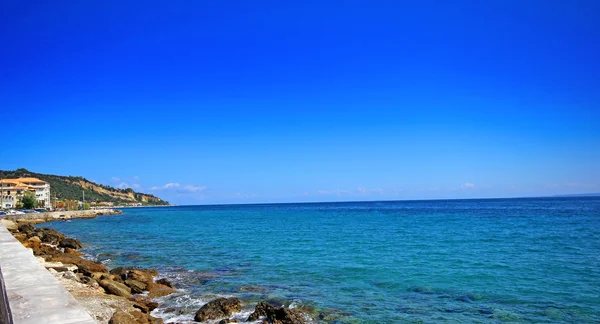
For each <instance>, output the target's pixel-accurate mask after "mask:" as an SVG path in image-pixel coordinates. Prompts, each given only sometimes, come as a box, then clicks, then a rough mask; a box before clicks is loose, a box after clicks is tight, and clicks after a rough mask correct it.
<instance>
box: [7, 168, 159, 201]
mask: <svg viewBox="0 0 600 324" xmlns="http://www.w3.org/2000/svg"><path fill="white" fill-rule="evenodd" d="M11 178H13V179H16V178H37V179H39V180H42V181H45V182H47V183H48V184H50V201H51V204H52V207H53V208H65V209H77V208H78V206H84V205H85V206H88V204H89V206H91V207H113V206H124V207H134V206H166V205H169V202H168V201H165V200H162V199H161V198H159V197H156V196H154V195H151V194H146V193H139V192H135V191H134V190H133V189H131V188H127V189H119V188H114V187H111V186H107V185H103V184H98V183H95V182H93V181H90V180H88V179H86V178H84V177H81V176H60V175H53V174H42V173H36V172H32V171H29V170H27V169H23V168H21V169H17V170H14V171H4V170H0V180H2V179H11ZM44 207H48V206H44Z"/></svg>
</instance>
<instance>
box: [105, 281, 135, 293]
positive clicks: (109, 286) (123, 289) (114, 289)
mask: <svg viewBox="0 0 600 324" xmlns="http://www.w3.org/2000/svg"><path fill="white" fill-rule="evenodd" d="M100 286H101V287H102V288H104V290H106V292H107V293H109V294H113V295H117V296H122V297H129V296H130V295H131V289H130V288H129V287H127V286H125V285H124V284H122V283H119V282H116V281H112V280H106V279H105V280H100Z"/></svg>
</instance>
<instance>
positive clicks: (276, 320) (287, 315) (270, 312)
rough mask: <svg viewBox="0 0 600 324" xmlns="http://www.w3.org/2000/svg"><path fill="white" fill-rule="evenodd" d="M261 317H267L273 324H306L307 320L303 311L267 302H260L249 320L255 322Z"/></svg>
mask: <svg viewBox="0 0 600 324" xmlns="http://www.w3.org/2000/svg"><path fill="white" fill-rule="evenodd" d="M261 317H266V318H267V319H268V320H269V322H270V323H272V324H304V323H306V322H307V321H306V320H305V319H304V316H303V315H302V313H300V312H298V311H296V310H293V309H289V308H285V307H276V306H272V305H271V304H269V303H267V302H260V303H258V305H256V307H255V308H254V312H253V313H252V314H250V316H249V317H248V322H253V321H256V320H258V319H260V318H261Z"/></svg>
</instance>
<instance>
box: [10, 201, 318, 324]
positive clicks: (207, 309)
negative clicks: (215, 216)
mask: <svg viewBox="0 0 600 324" xmlns="http://www.w3.org/2000/svg"><path fill="white" fill-rule="evenodd" d="M116 214H123V211H120V210H115V209H103V210H88V211H74V212H51V213H42V214H41V215H40V214H25V215H11V216H10V217H6V218H5V219H4V220H2V221H1V222H2V224H3V225H5V226H6V227H7V229H8V230H9V232H10V233H11V234H12V235H13V236H14V237H15V238H16V239H17V240H18V241H19V242H20V243H21V244H22V245H23V246H25V247H26V248H29V249H32V250H33V254H34V255H35V256H36V257H37V260H38V261H39V262H40V263H41V264H42V265H44V267H46V269H47V270H48V271H49V272H50V273H51V274H52V275H53V276H54V277H55V278H56V279H57V280H58V282H59V283H60V284H62V286H63V287H64V288H65V289H67V291H68V292H69V293H70V294H71V295H72V296H73V297H74V298H75V299H76V300H77V302H78V303H79V304H80V305H81V306H82V307H83V308H84V309H85V310H86V311H87V312H88V313H89V314H90V315H91V316H92V317H93V318H94V320H96V321H97V322H98V323H101V324H106V323H108V324H121V323H122V324H129V323H149V324H160V323H164V320H163V319H162V318H160V317H158V316H160V315H157V314H155V313H154V312H153V311H154V310H155V309H157V308H158V306H159V304H158V302H157V299H159V298H161V297H165V296H168V295H171V294H176V293H178V292H179V291H178V290H177V289H176V288H177V287H175V286H173V285H172V284H171V283H170V282H169V281H168V279H166V278H162V279H158V278H159V273H158V272H157V271H156V270H154V269H138V268H122V267H118V268H114V269H111V270H109V269H108V268H106V266H104V265H103V264H102V263H99V262H95V261H92V260H89V259H86V258H85V257H84V256H83V254H82V253H80V252H78V251H77V249H78V248H81V247H82V246H81V243H79V241H78V240H77V239H73V238H68V237H66V236H64V235H63V234H62V233H59V232H57V231H56V230H54V229H51V228H43V227H41V228H37V227H36V228H34V227H33V225H36V224H42V223H45V222H51V221H57V220H63V221H68V220H70V219H76V218H83V219H88V218H96V217H98V216H105V215H116ZM40 236H41V238H40ZM53 237H58V238H59V239H56V240H55V239H52V238H53ZM47 241H50V242H47ZM63 242H68V243H63ZM242 304H245V306H246V307H245V309H244V310H242ZM247 306H249V305H248V304H247V303H244V302H241V301H240V300H239V299H238V298H237V297H229V298H224V297H219V298H216V299H214V300H212V301H210V302H208V303H206V304H205V305H203V306H202V307H201V308H200V309H199V310H198V312H197V313H196V315H195V316H194V321H192V322H210V323H213V322H214V323H217V322H218V323H219V324H224V323H236V322H252V323H264V324H267V323H272V324H304V323H313V322H314V320H313V318H315V317H316V316H315V314H312V315H311V314H309V313H313V312H314V310H310V309H291V308H287V307H284V306H283V305H278V304H275V305H273V304H271V303H270V302H267V301H263V302H259V303H258V304H257V305H256V307H255V308H254V309H253V311H252V310H251V311H248V308H247ZM153 315H155V316H157V317H154V316H153ZM168 323H183V322H180V321H176V322H172V321H169V322H168ZM186 323H187V321H186Z"/></svg>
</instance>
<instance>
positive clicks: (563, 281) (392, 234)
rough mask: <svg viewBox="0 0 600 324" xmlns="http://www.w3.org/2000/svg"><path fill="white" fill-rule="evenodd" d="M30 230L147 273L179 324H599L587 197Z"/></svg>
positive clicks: (310, 206) (595, 204)
mask: <svg viewBox="0 0 600 324" xmlns="http://www.w3.org/2000/svg"><path fill="white" fill-rule="evenodd" d="M123 211H124V212H125V213H124V214H122V215H116V216H105V217H98V218H96V219H79V220H72V221H68V222H63V221H56V222H52V223H47V224H43V225H41V226H48V227H53V228H55V229H57V230H58V231H60V232H63V233H65V234H66V235H68V236H71V237H75V238H78V239H79V240H81V241H82V242H83V243H84V249H83V251H84V252H85V253H86V255H88V256H89V257H90V258H92V259H95V260H98V261H101V262H103V263H105V264H106V265H107V266H108V267H110V268H113V267H117V266H124V267H138V268H153V269H157V270H158V271H159V273H160V276H161V277H165V278H168V279H169V280H171V281H172V282H173V283H174V284H175V285H176V287H177V288H179V289H180V291H181V292H180V293H178V294H175V295H170V296H167V297H163V298H161V299H159V302H160V307H159V308H158V309H157V310H155V311H154V313H153V314H154V315H155V316H160V317H162V318H163V319H164V320H165V322H167V323H168V322H179V323H186V322H192V320H193V316H194V313H195V312H196V311H197V310H198V309H199V308H200V307H201V306H202V305H203V304H204V303H206V302H208V301H210V300H212V299H214V298H217V297H220V296H225V297H229V296H235V297H238V298H240V300H241V301H242V302H243V305H244V309H243V310H242V311H241V312H240V313H236V314H234V317H235V318H237V319H239V320H244V319H245V318H247V316H248V315H249V314H250V313H251V312H252V309H253V307H254V305H255V304H256V303H257V302H259V301H263V300H268V301H270V302H271V303H273V304H276V305H283V306H285V307H291V308H296V309H299V310H303V311H306V312H308V313H310V314H311V316H312V317H313V319H314V322H315V323H600V197H575V198H572V197H571V198H523V199H472V200H427V201H381V202H336V203H299V204H256V205H213V206H178V207H161V208H129V209H123Z"/></svg>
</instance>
